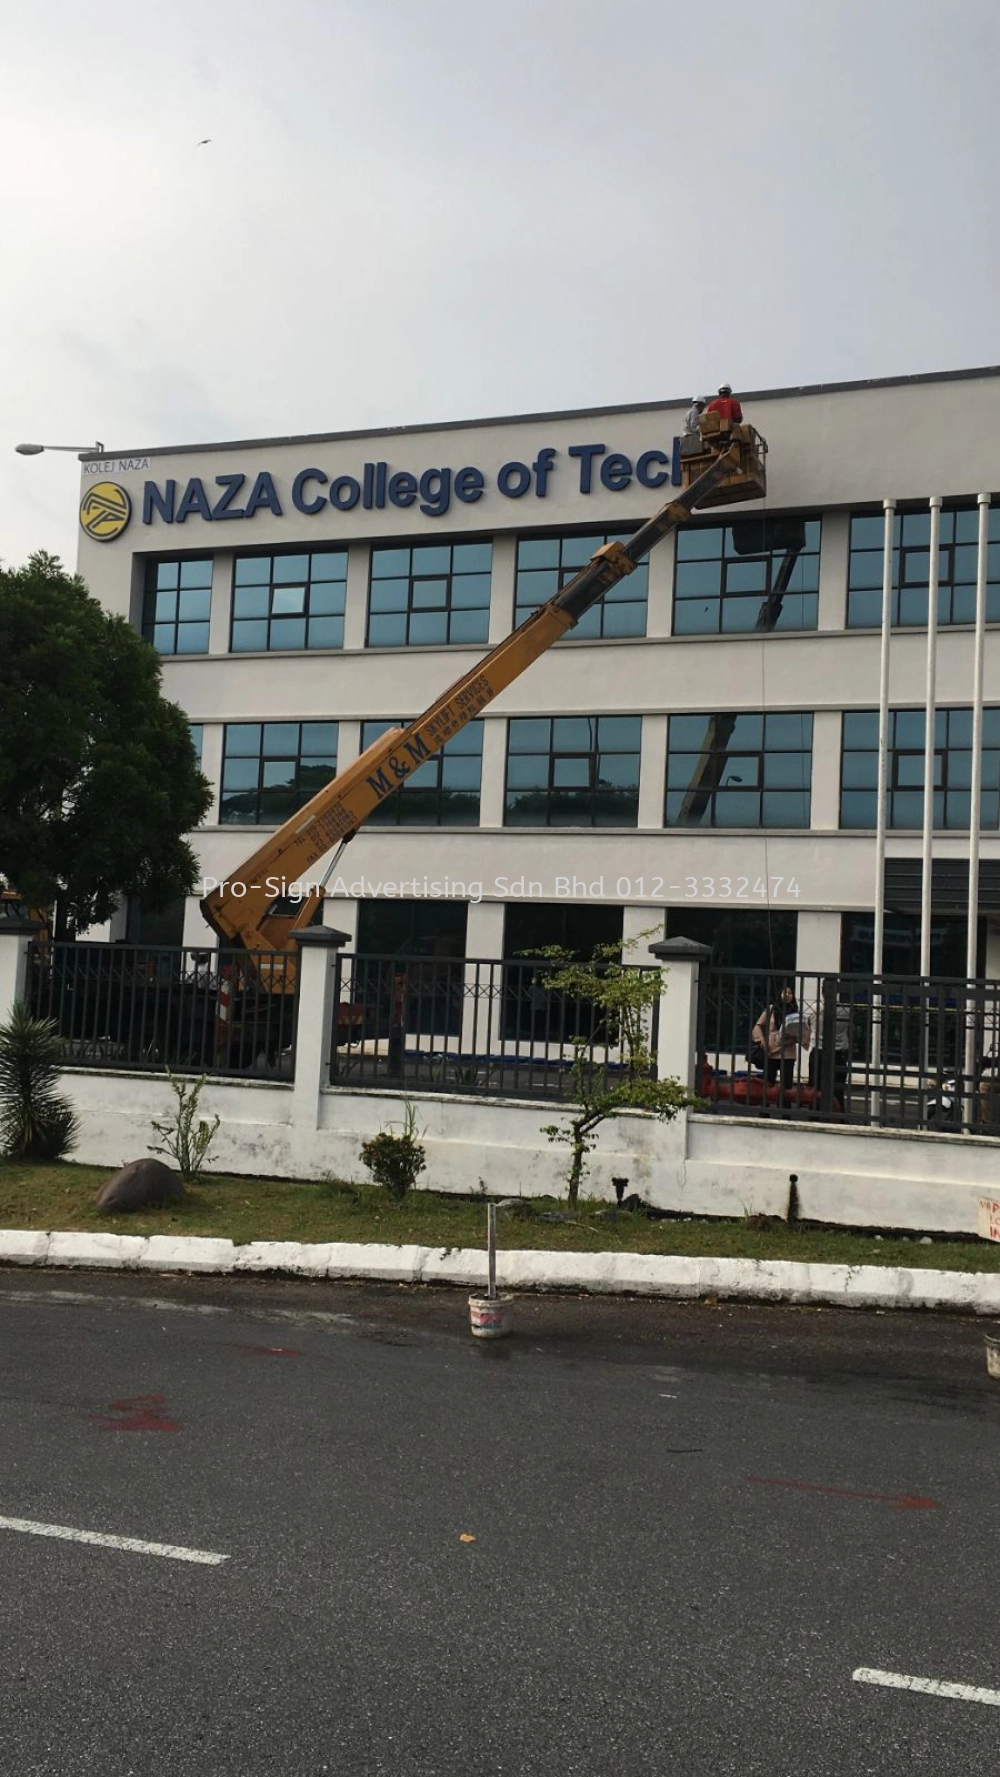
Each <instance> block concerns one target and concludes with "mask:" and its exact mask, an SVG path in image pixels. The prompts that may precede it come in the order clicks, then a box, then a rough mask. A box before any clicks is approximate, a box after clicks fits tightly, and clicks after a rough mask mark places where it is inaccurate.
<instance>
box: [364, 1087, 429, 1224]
mask: <svg viewBox="0 0 1000 1777" xmlns="http://www.w3.org/2000/svg"><path fill="white" fill-rule="evenodd" d="M360 1158H361V1162H362V1164H363V1165H364V1166H367V1168H368V1171H369V1172H370V1173H371V1175H372V1178H373V1179H374V1180H375V1183H376V1184H377V1185H381V1186H382V1188H383V1189H384V1190H385V1191H387V1192H388V1194H389V1196H390V1197H394V1198H395V1199H396V1201H397V1203H401V1202H402V1200H403V1198H404V1197H405V1196H406V1193H407V1191H409V1190H412V1188H413V1186H414V1185H415V1184H416V1182H417V1179H418V1178H419V1176H420V1174H421V1173H422V1172H425V1171H426V1169H427V1160H426V1157H425V1154H424V1150H423V1148H422V1147H421V1145H420V1143H419V1142H418V1140H417V1119H416V1113H415V1112H414V1109H413V1106H412V1105H411V1104H408V1105H407V1107H406V1117H405V1120H404V1122H403V1129H402V1134H396V1133H394V1131H393V1126H392V1124H391V1123H390V1124H389V1125H388V1127H387V1128H385V1129H380V1130H379V1132H378V1134H377V1135H373V1136H371V1137H370V1138H369V1140H368V1141H365V1142H362V1144H361V1149H360Z"/></svg>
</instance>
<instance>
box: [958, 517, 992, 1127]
mask: <svg viewBox="0 0 1000 1777" xmlns="http://www.w3.org/2000/svg"><path fill="white" fill-rule="evenodd" d="M978 503H979V553H978V559H977V562H976V634H975V645H974V653H973V662H972V772H971V784H970V788H969V914H968V918H969V924H968V929H967V932H966V944H965V975H966V980H967V981H968V982H973V981H974V980H975V979H976V975H977V972H978V965H979V942H978V940H979V836H980V827H981V820H982V811H981V808H980V802H981V799H982V786H983V656H984V650H985V640H986V583H987V579H988V573H987V562H988V554H987V551H988V549H989V534H990V496H989V494H980V495H979V501H978ZM967 991H969V990H968V989H967ZM966 1008H967V1009H966V1022H965V1068H964V1072H965V1118H964V1121H965V1124H966V1127H967V1128H968V1127H969V1126H970V1125H971V1123H972V1113H973V1108H974V1094H975V1084H976V1081H975V1073H976V1011H975V999H974V996H973V995H971V994H970V997H969V999H968V1000H967V1001H966Z"/></svg>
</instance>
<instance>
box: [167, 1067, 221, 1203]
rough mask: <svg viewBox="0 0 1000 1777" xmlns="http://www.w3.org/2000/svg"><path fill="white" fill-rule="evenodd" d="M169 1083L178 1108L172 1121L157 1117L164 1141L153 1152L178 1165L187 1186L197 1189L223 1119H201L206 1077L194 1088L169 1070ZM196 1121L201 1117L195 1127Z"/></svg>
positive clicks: (196, 1082)
mask: <svg viewBox="0 0 1000 1777" xmlns="http://www.w3.org/2000/svg"><path fill="white" fill-rule="evenodd" d="M167 1079H168V1080H169V1081H170V1086H171V1089H172V1091H173V1094H174V1097H175V1099H176V1100H177V1104H176V1106H175V1109H174V1114H173V1117H172V1119H167V1118H164V1119H163V1120H162V1121H161V1120H160V1119H158V1118H156V1117H154V1118H153V1119H152V1122H153V1128H154V1129H155V1130H156V1133H157V1135H162V1137H163V1141H162V1142H161V1143H159V1144H157V1145H156V1146H155V1147H154V1148H153V1150H152V1151H153V1153H154V1154H167V1155H169V1157H170V1158H171V1159H172V1160H173V1161H174V1162H175V1163H176V1166H177V1170H178V1172H179V1173H180V1175H181V1179H182V1181H183V1183H184V1184H185V1185H197V1184H199V1183H200V1182H201V1175H202V1171H203V1169H204V1165H205V1161H206V1159H207V1157H208V1150H209V1148H210V1147H211V1145H212V1142H213V1141H214V1139H215V1132H216V1130H217V1129H218V1127H219V1124H220V1123H221V1121H222V1118H221V1117H215V1118H213V1120H212V1122H211V1123H208V1122H206V1120H205V1118H204V1117H198V1100H199V1098H200V1097H201V1091H202V1087H203V1086H204V1084H205V1075H204V1074H203V1075H202V1077H201V1079H200V1080H196V1081H195V1082H194V1084H193V1085H192V1083H191V1081H190V1080H175V1079H174V1076H173V1074H172V1073H171V1072H170V1069H169V1068H168V1069H167ZM196 1117H198V1121H197V1124H196V1123H195V1118H196Z"/></svg>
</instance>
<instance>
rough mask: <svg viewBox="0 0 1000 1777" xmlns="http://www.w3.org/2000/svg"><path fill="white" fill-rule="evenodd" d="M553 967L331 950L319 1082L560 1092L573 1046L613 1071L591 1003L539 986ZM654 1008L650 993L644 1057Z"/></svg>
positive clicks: (518, 1094) (611, 1075) (604, 1071)
mask: <svg viewBox="0 0 1000 1777" xmlns="http://www.w3.org/2000/svg"><path fill="white" fill-rule="evenodd" d="M553 967H554V965H552V964H546V963H545V962H541V961H528V962H522V961H516V962H499V961H484V962H477V961H474V960H470V959H469V958H465V957H456V958H437V957H435V958H427V957H384V956H382V957H379V956H350V955H343V954H341V955H339V956H338V958H337V984H336V1004H335V1009H334V1018H333V1032H332V1045H331V1062H330V1079H331V1081H332V1082H333V1083H334V1084H335V1085H355V1086H394V1087H400V1088H405V1089H413V1090H423V1091H426V1092H456V1093H476V1094H481V1095H482V1094H486V1095H496V1096H499V1097H504V1096H506V1097H511V1098H561V1099H567V1100H572V1099H573V1097H574V1065H575V1063H576V1059H577V1056H578V1055H579V1056H581V1057H582V1060H583V1063H584V1065H586V1066H588V1067H590V1068H594V1069H596V1070H598V1071H599V1072H600V1074H601V1076H602V1077H603V1078H606V1079H609V1080H613V1079H615V1078H617V1077H619V1076H620V1074H621V1072H622V1068H623V1060H622V1049H621V1043H620V1032H619V1031H618V1030H616V1029H613V1028H611V1027H610V1026H609V1023H608V1020H607V1017H606V1016H605V1014H604V1013H603V1012H602V1010H601V1009H600V1007H599V1006H597V1005H595V1003H594V1002H593V1000H590V999H581V998H574V997H570V996H569V995H568V994H566V993H563V992H560V991H557V990H554V989H552V988H550V987H548V986H547V985H546V977H547V976H548V975H550V974H551V972H552V968H553ZM659 972H660V971H659V969H657V968H655V967H652V966H651V967H649V968H644V969H643V970H642V973H643V974H647V975H649V974H652V975H656V976H658V975H659ZM658 1012H659V1005H658V1002H657V1004H655V1005H654V1006H653V1007H652V1008H651V1009H650V1013H649V1021H648V1031H647V1045H648V1048H649V1050H650V1053H651V1055H652V1056H654V1057H655V1053H656V1039H657V1029H658V1024H657V1020H658ZM651 1071H652V1069H651Z"/></svg>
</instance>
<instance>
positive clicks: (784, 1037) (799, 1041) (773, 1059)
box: [750, 987, 812, 1092]
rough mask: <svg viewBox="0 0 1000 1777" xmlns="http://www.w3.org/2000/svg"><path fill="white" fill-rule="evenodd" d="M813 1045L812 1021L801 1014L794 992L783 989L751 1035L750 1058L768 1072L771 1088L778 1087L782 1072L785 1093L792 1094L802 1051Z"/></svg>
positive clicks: (762, 1015)
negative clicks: (775, 1085) (777, 1083)
mask: <svg viewBox="0 0 1000 1777" xmlns="http://www.w3.org/2000/svg"><path fill="white" fill-rule="evenodd" d="M811 1042H812V1026H811V1024H810V1022H809V1019H808V1018H806V1017H804V1016H803V1014H802V1013H801V1012H800V1011H799V1002H798V1000H797V999H796V998H795V994H794V993H793V991H792V989H791V988H790V987H783V988H782V990H781V992H780V994H779V995H778V997H777V999H776V1000H772V1002H771V1004H770V1005H769V1006H765V1007H764V1010H763V1012H762V1013H761V1015H760V1017H759V1018H758V1019H757V1022H756V1024H755V1025H754V1027H753V1030H752V1031H751V1033H750V1058H751V1061H752V1063H753V1065H754V1066H757V1067H760V1068H761V1069H762V1070H763V1071H764V1072H766V1074H767V1083H768V1085H769V1086H773V1085H774V1084H775V1082H776V1080H777V1078H778V1075H779V1072H780V1075H781V1085H782V1090H783V1091H785V1092H788V1091H790V1090H791V1088H792V1087H793V1086H794V1084H795V1067H796V1062H797V1060H798V1055H799V1050H800V1049H806V1050H808V1048H809V1045H810V1043H811Z"/></svg>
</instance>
